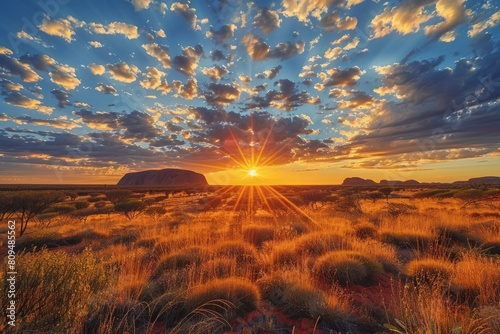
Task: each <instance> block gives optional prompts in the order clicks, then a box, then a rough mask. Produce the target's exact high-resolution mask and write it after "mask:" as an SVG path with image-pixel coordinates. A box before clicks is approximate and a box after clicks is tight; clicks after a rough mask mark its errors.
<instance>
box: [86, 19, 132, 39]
mask: <svg viewBox="0 0 500 334" xmlns="http://www.w3.org/2000/svg"><path fill="white" fill-rule="evenodd" d="M89 26H90V28H91V29H92V31H93V32H95V33H96V34H99V35H123V36H125V37H127V38H128V39H136V38H137V37H139V33H138V30H137V26H135V25H133V24H127V23H123V22H116V21H115V22H111V23H110V24H108V25H103V24H101V23H94V22H91V23H89Z"/></svg>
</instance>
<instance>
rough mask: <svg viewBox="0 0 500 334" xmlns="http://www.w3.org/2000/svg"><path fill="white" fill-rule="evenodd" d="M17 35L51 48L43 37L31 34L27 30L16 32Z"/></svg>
mask: <svg viewBox="0 0 500 334" xmlns="http://www.w3.org/2000/svg"><path fill="white" fill-rule="evenodd" d="M16 37H17V38H19V39H25V40H28V41H32V42H35V43H37V44H40V45H41V46H43V47H44V48H50V47H51V46H50V45H48V44H47V43H45V42H44V41H42V39H41V38H40V37H35V36H31V35H30V34H28V33H27V32H25V31H24V30H22V31H19V32H18V33H17V34H16Z"/></svg>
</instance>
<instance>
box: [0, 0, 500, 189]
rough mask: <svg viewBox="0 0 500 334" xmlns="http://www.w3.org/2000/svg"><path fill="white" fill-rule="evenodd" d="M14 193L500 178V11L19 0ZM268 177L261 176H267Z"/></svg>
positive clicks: (6, 149) (11, 86) (336, 1)
mask: <svg viewBox="0 0 500 334" xmlns="http://www.w3.org/2000/svg"><path fill="white" fill-rule="evenodd" d="M2 7H3V8H4V9H3V11H2V14H0V15H1V17H2V19H1V20H0V30H1V33H0V88H1V93H2V96H1V102H0V103H1V107H0V183H47V184H58V183H63V184H64V183H67V184H83V183H94V184H114V183H116V182H117V181H118V179H119V178H120V177H121V176H122V175H123V174H125V173H127V172H133V171H141V170H147V169H161V168H184V169H190V170H194V171H196V172H200V173H203V174H205V176H206V177H207V179H208V181H209V183H210V184H214V185H226V184H339V183H341V182H342V180H343V179H344V178H346V177H351V176H358V177H364V178H371V179H374V180H375V181H378V180H381V179H389V180H405V179H416V180H419V181H436V182H450V181H454V180H466V179H468V178H471V177H476V176H486V175H499V173H498V170H499V166H500V148H499V147H500V144H499V143H500V131H499V129H500V42H499V37H500V36H499V35H500V11H499V8H498V7H499V4H498V3H497V2H495V1H491V0H488V1H470V0H469V1H462V0H437V1H436V0H405V1H401V2H398V1H387V2H384V1H383V0H380V1H376V0H310V1H304V0H283V1H255V2H246V1H238V0H217V1H204V0H200V1H194V0H193V1H157V0H110V1H77V0H36V1H29V0H28V1H22V2H20V1H17V2H14V1H9V2H7V3H5V4H3V6H2ZM250 171H252V172H250Z"/></svg>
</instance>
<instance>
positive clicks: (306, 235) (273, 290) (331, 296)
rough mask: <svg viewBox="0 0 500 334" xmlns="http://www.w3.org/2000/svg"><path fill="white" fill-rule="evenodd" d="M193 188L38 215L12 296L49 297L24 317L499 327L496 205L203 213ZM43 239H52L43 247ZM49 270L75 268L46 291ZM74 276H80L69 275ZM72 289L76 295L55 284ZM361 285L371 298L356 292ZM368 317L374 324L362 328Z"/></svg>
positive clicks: (38, 322) (88, 321) (26, 320)
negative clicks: (150, 203)
mask: <svg viewBox="0 0 500 334" xmlns="http://www.w3.org/2000/svg"><path fill="white" fill-rule="evenodd" d="M293 193H294V191H291V194H292V195H293ZM408 193H409V195H411V193H410V192H408ZM402 194H405V193H402ZM163 195H164V194H159V195H154V194H153V195H149V194H148V195H147V198H151V199H154V198H155V197H160V196H163ZM234 195H235V194H232V196H233V197H234ZM191 200H192V199H190V198H189V197H180V196H177V197H172V198H169V199H164V200H162V199H161V200H160V201H158V202H155V204H154V205H155V206H157V207H161V206H163V207H164V208H165V210H166V214H165V215H164V216H163V217H162V218H161V219H151V218H149V217H147V216H146V215H141V216H138V217H137V218H135V219H134V220H133V221H132V222H130V221H128V220H127V219H125V217H123V216H120V215H118V214H116V213H110V214H109V215H108V214H101V215H96V216H92V217H89V219H88V220H87V222H86V223H83V222H82V221H80V220H76V219H75V220H72V218H71V217H66V216H64V217H57V218H58V219H57V221H54V224H51V225H49V226H48V227H47V226H42V225H39V226H33V227H32V226H30V228H28V230H27V233H26V235H24V236H23V238H21V239H20V240H19V241H18V242H19V244H18V245H20V246H23V247H28V248H34V249H35V250H36V251H34V252H30V253H26V254H24V255H20V263H21V265H22V264H23V263H25V262H26V263H28V262H29V263H31V264H32V268H41V269H37V270H34V269H30V270H28V269H27V268H28V266H27V265H24V266H23V267H22V270H23V272H24V275H26V273H28V274H29V277H28V278H29V279H28V280H27V282H29V285H23V288H22V290H23V291H26V293H23V294H21V295H19V298H18V300H19V302H20V303H27V304H26V305H30V303H31V302H32V301H37V300H44V299H43V298H45V297H47V296H48V297H50V298H46V299H47V301H48V304H47V305H51V306H50V308H46V307H44V308H40V312H38V313H40V314H37V317H35V316H24V313H22V312H21V313H20V315H21V316H22V317H23V320H22V323H21V325H22V327H21V328H22V329H23V330H24V331H25V332H36V331H34V328H37V327H36V326H42V327H41V328H44V329H47V330H48V331H50V330H53V328H52V327H50V326H51V325H50V324H49V320H51V319H55V318H56V317H59V318H60V319H62V320H61V321H60V326H61V327H60V328H71V329H75V328H76V330H77V331H78V330H80V332H87V333H122V332H129V333H152V332H153V327H154V326H155V323H156V329H155V330H157V327H158V322H160V323H161V324H163V326H164V328H163V330H164V331H165V332H171V331H174V332H175V331H177V332H186V333H189V332H198V333H207V332H209V333H217V332H222V331H225V330H229V328H230V327H231V324H230V322H231V320H233V319H234V317H236V316H237V315H244V313H246V312H248V311H251V310H255V309H256V308H261V307H262V305H267V303H271V305H272V306H273V307H277V309H276V310H280V311H282V312H284V313H285V314H286V315H287V316H288V317H290V318H299V319H300V318H301V317H306V318H310V319H313V320H316V319H318V317H319V319H320V320H319V321H318V328H321V329H322V330H323V331H324V332H329V331H331V330H333V331H337V332H347V331H349V330H351V331H352V332H356V330H358V331H359V332H363V331H365V329H366V332H367V333H370V332H371V333H374V332H377V331H378V332H384V329H383V328H382V325H383V324H384V323H389V324H390V325H392V326H394V328H393V330H395V331H396V330H397V331H399V332H401V333H443V334H444V333H453V330H457V329H458V328H460V329H461V331H462V333H495V330H497V331H498V328H499V327H500V325H499V324H498V321H496V322H495V319H497V318H498V315H499V313H500V307H499V306H498V305H500V283H498V282H500V259H499V258H498V253H499V248H500V241H499V235H500V221H499V220H498V213H496V212H493V213H492V212H490V211H491V209H488V210H489V211H488V212H487V211H485V209H477V211H475V209H474V208H472V207H471V208H467V212H464V211H463V210H460V203H459V202H458V201H457V200H455V199H453V198H452V199H443V200H439V201H438V200H436V199H432V198H428V199H422V200H408V199H404V198H400V199H390V200H389V201H390V202H394V203H401V204H405V205H406V204H407V205H414V206H415V207H416V208H417V209H416V210H412V211H411V212H408V213H405V214H400V215H390V214H388V213H387V212H386V207H387V203H386V202H385V201H378V202H375V203H373V202H371V201H370V200H362V203H361V204H362V207H363V211H364V212H365V213H364V214H354V213H346V212H339V211H336V210H335V206H334V205H333V204H328V203H327V204H325V205H324V206H322V207H321V208H319V209H317V210H311V209H310V208H307V207H305V206H303V207H301V209H303V210H304V212H306V213H307V214H308V216H309V217H308V219H304V218H303V217H301V216H300V215H298V214H295V215H294V214H287V215H284V216H283V218H280V219H274V218H273V217H272V215H271V214H270V213H269V212H267V211H265V210H264V209H262V208H259V209H258V211H257V212H258V215H256V216H254V217H252V216H251V215H249V214H243V213H234V212H231V211H230V207H227V206H226V207H224V208H221V209H219V210H216V211H214V212H197V211H196V210H195V209H193V208H192V207H190V201H191ZM104 204H105V205H109V203H108V202H107V201H106V202H104ZM221 222H222V223H221ZM4 234H5V233H4ZM2 242H3V243H5V240H2ZM44 245H45V246H46V247H51V248H50V249H49V250H44V251H39V249H40V248H41V247H43V246H44ZM35 246H36V247H35ZM85 248H86V250H85V252H83V250H84V249H85ZM63 254H64V256H63ZM84 257H88V258H92V259H94V262H92V268H93V269H92V272H93V273H101V274H103V276H99V275H101V274H99V275H98V276H99V277H101V278H102V281H100V282H101V283H102V285H101V286H100V288H99V289H94V290H92V291H93V292H92V293H87V294H83V295H82V294H81V293H80V292H86V291H90V290H89V289H90V288H87V287H85V286H86V284H87V283H88V282H87V281H89V280H90V281H92V279H91V278H92V277H93V274H90V272H91V271H90V270H83V274H81V270H80V269H78V268H79V267H78V266H83V267H85V265H84V264H85V263H87V262H85V261H83V260H82V259H83V258H84ZM28 260H29V261H28ZM23 261H24V262H23ZM82 261H83V262H82ZM87 264H88V263H87ZM88 265H90V264H88ZM77 267H78V268H77ZM83 267H82V268H83ZM30 268H31V267H30ZM42 272H43V273H44V275H45V276H43V277H42V276H41V273H42ZM384 272H387V273H390V274H392V279H393V282H394V291H393V294H392V296H391V297H390V298H389V297H388V296H387V295H386V294H383V293H386V292H387V291H385V290H384V289H386V288H385V287H384V286H382V283H383V282H385V281H384V280H385V279H389V278H390V277H391V276H390V275H387V274H384V275H379V274H382V273H384ZM50 273H59V274H58V275H59V276H58V277H67V279H66V281H65V282H59V283H57V284H59V285H58V286H59V287H60V288H61V289H60V290H57V291H56V290H54V289H52V290H51V289H49V288H48V287H46V288H47V289H46V290H44V291H45V292H43V291H42V290H43V289H45V288H43V287H44V286H45V285H44V284H49V283H50V282H55V281H54V275H55V274H54V275H52V276H51V274H50ZM401 273H406V274H408V275H409V276H406V275H400V274H401ZM77 274H78V275H80V274H81V276H78V277H77V276H76V275H77ZM2 275H4V274H2ZM65 275H67V276H65ZM72 275H75V277H73V276H72ZM56 276H57V275H56ZM82 277H83V278H84V280H83V281H82V280H80V278H82ZM388 277H389V278H388ZM437 277H438V278H440V279H436V278H437ZM2 280H3V277H2ZM22 280H23V284H24V281H26V280H25V279H24V278H23V279H22ZM3 281H4V280H3ZM98 281H99V280H98ZM75 282H76V283H75ZM35 283H36V284H35ZM77 283H78V284H80V285H81V286H83V287H85V288H81V286H80V285H78V286H77V287H74V286H73V285H71V284H77ZM325 283H327V284H325ZM379 283H380V284H381V285H380V286H379ZM51 284H52V283H51ZM384 284H385V283H384ZM361 285H364V286H361ZM41 287H42V288H43V289H42V288H41ZM4 288H5V287H4ZM20 289H21V288H20ZM68 289H69V290H72V292H75V296H78V298H80V299H78V300H76V299H71V298H73V297H72V295H71V294H67V295H64V296H63V295H60V292H59V291H69V290H68ZM383 290H384V291H383ZM365 291H367V292H366V295H369V296H370V298H373V300H371V301H365V300H364V299H363V303H365V302H366V303H367V304H366V305H365V304H363V305H359V300H360V299H359V298H360V296H364V295H365ZM382 295H383V298H382V297H381V296H382ZM33 296H35V298H33ZM90 297H92V303H91V304H89V299H88V298H90ZM75 298H76V297H75ZM1 301H2V303H4V300H1ZM56 302H57V303H56ZM263 302H264V303H263ZM383 302H384V305H385V313H384V312H380V310H379V309H380V305H382V303H383ZM68 303H72V304H74V305H73V306H68V305H69V304H68ZM370 303H371V304H370ZM54 305H55V306H54ZM62 308H64V309H67V310H71V312H70V313H71V315H70V314H68V315H63V312H62V311H61V309H62ZM74 310H77V311H74ZM366 310H372V311H370V312H368V311H366ZM75 312H76V313H78V314H79V316H73V315H74V314H75ZM364 312H365V313H366V312H367V313H366V314H365V313H364ZM42 315H45V316H42ZM356 318H358V321H359V322H356V320H353V319H356ZM359 319H363V320H359ZM366 319H368V320H367V323H369V324H370V326H365V327H362V326H361V323H360V322H361V321H364V320H366ZM396 319H397V320H396ZM2 321H4V320H2ZM2 321H0V331H3V330H4V329H5V323H2ZM42 322H43V323H42ZM353 324H354V325H353ZM278 325H279V324H274V325H269V326H271V327H270V329H272V330H277V328H278V327H277V326H278ZM266 326H267V325H266ZM272 326H276V327H272ZM487 327H489V328H490V332H488V331H486V328H487ZM361 328H363V329H361ZM405 328H406V329H405ZM252 330H254V331H257V330H258V329H257V328H253V329H252Z"/></svg>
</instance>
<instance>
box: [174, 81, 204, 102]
mask: <svg viewBox="0 0 500 334" xmlns="http://www.w3.org/2000/svg"><path fill="white" fill-rule="evenodd" d="M172 87H173V88H174V89H175V90H176V91H177V95H178V96H181V97H183V98H185V99H186V100H192V99H194V98H195V97H198V81H197V80H196V79H195V78H189V79H188V81H187V82H186V84H185V85H183V84H182V82H180V81H178V80H174V81H173V82H172Z"/></svg>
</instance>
